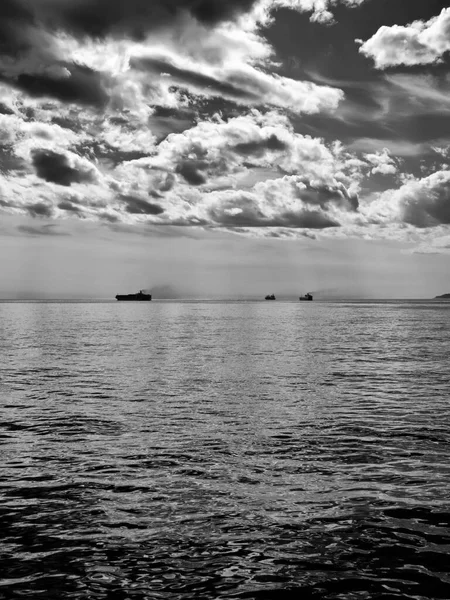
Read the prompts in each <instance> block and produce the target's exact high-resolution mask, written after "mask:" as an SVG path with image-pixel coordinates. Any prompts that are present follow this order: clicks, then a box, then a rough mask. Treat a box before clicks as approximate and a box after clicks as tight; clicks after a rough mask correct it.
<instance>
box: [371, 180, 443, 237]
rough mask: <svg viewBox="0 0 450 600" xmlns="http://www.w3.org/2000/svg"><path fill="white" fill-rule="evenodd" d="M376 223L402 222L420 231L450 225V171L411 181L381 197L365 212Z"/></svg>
mask: <svg viewBox="0 0 450 600" xmlns="http://www.w3.org/2000/svg"><path fill="white" fill-rule="evenodd" d="M365 213H366V215H367V216H368V218H369V219H372V220H373V221H374V222H379V223H382V222H385V223H391V222H396V221H397V222H400V223H407V224H409V225H412V226H414V227H417V228H426V227H438V226H440V225H450V171H447V170H446V171H437V172H436V173H433V174H432V175H429V176H428V177H424V178H422V179H415V178H413V179H410V180H409V181H406V182H405V183H404V185H402V186H401V187H400V188H399V189H397V190H388V191H387V192H384V193H383V194H381V196H380V197H379V198H378V199H377V200H375V201H374V202H373V203H372V204H371V205H370V206H369V207H367V209H366V211H365Z"/></svg>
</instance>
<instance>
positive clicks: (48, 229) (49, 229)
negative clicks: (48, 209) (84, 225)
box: [17, 215, 70, 236]
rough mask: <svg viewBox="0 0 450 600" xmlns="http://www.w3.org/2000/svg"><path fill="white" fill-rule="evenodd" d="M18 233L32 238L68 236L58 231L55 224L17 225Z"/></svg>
mask: <svg viewBox="0 0 450 600" xmlns="http://www.w3.org/2000/svg"><path fill="white" fill-rule="evenodd" d="M44 216H46V215H44ZM17 229H18V231H20V232H22V233H26V234H27V235H33V236H68V235H70V234H69V233H67V232H65V231H60V230H59V229H58V228H57V225H56V224H55V223H46V224H45V225H18V227H17Z"/></svg>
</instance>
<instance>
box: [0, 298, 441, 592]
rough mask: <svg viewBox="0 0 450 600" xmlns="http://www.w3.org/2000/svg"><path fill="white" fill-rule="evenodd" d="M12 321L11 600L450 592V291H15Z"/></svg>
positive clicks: (0, 324) (6, 371) (2, 581)
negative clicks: (303, 298)
mask: <svg viewBox="0 0 450 600" xmlns="http://www.w3.org/2000/svg"><path fill="white" fill-rule="evenodd" d="M0 333H1V348H0V398H1V400H0V407H1V410H0V598H2V599H10V598H45V599H47V598H52V599H53V598H54V599H58V600H65V599H68V598H73V599H76V600H78V599H80V600H84V599H86V600H87V599H90V600H91V599H92V600H96V599H108V600H122V599H123V600H125V599H136V600H138V599H139V600H143V599H152V600H153V599H159V598H161V599H167V600H175V599H180V600H181V599H183V600H187V599H196V598H208V599H215V598H230V599H231V598H248V599H265V600H271V599H274V600H277V599H280V600H293V599H309V598H312V599H331V598H340V599H344V600H351V599H359V598H369V599H372V598H412V599H430V598H444V599H448V598H450V373H449V371H450V303H445V302H442V303H417V302H415V303H407V302H405V303H401V302H397V303H325V302H312V303H300V302H278V301H277V302H234V303H233V302H222V303H221V302H210V303H208V302H151V303H115V302H114V303H107V302H105V303H1V304H0Z"/></svg>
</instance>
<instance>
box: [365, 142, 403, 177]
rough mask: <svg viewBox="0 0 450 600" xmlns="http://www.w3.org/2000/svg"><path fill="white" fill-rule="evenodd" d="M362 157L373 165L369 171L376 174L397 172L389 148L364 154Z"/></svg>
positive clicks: (393, 173)
mask: <svg viewBox="0 0 450 600" xmlns="http://www.w3.org/2000/svg"><path fill="white" fill-rule="evenodd" d="M364 158H365V159H366V160H367V161H368V162H369V163H370V164H371V165H372V166H373V168H372V169H371V173H372V174H373V175H376V174H377V173H379V174H381V175H395V174H396V173H397V172H398V167H397V164H396V162H395V161H394V160H393V158H392V157H391V156H390V153H389V150H388V149H387V148H384V149H383V151H382V152H374V153H372V154H365V155H364Z"/></svg>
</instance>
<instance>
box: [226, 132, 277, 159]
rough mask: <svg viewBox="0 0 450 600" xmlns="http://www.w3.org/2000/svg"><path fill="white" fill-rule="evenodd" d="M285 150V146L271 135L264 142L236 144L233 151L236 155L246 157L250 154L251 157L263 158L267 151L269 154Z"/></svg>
mask: <svg viewBox="0 0 450 600" xmlns="http://www.w3.org/2000/svg"><path fill="white" fill-rule="evenodd" d="M286 148H287V144H285V142H283V141H282V140H280V139H279V138H278V137H277V136H276V135H275V134H272V135H271V136H270V137H268V138H267V139H264V140H259V141H254V142H242V143H241V144H236V146H234V148H233V150H234V151H235V152H237V153H238V154H241V155H243V156H247V155H249V154H252V155H253V156H258V157H259V156H263V155H264V154H265V153H266V151H267V150H270V151H271V152H274V151H280V152H281V151H282V150H285V149H286Z"/></svg>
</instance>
